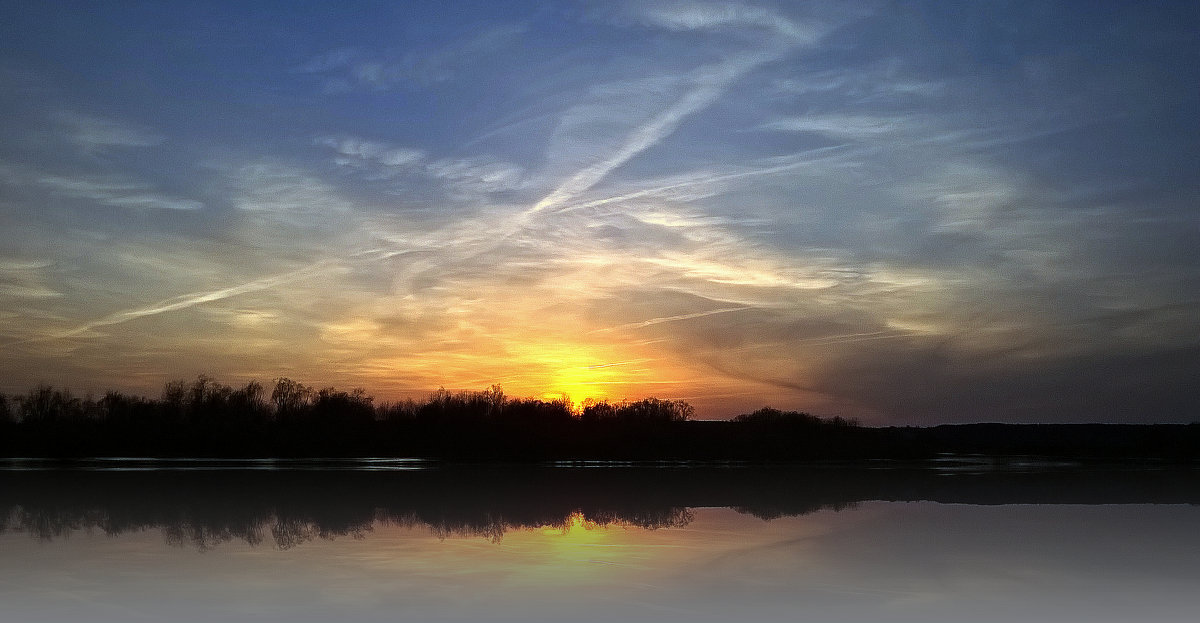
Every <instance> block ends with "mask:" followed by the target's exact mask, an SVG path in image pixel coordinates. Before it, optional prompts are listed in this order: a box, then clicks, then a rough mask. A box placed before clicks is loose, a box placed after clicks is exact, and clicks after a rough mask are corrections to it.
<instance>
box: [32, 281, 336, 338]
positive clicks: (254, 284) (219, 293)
mask: <svg viewBox="0 0 1200 623" xmlns="http://www.w3.org/2000/svg"><path fill="white" fill-rule="evenodd" d="M330 266H331V264H330V263H329V262H328V261H318V262H314V263H312V264H309V265H307V266H303V267H301V268H298V269H295V270H291V271H288V272H285V273H280V274H277V275H271V276H268V277H263V278H261V279H255V280H253V281H249V282H246V283H242V284H239V285H236V286H230V287H226V288H219V289H215V290H207V291H202V292H192V293H189V294H183V295H180V296H176V297H172V298H169V299H165V300H162V301H158V302H155V303H151V304H149V305H145V306H142V307H135V308H131V309H126V310H123V311H119V312H115V313H112V314H109V315H107V316H104V317H102V318H98V319H95V320H90V321H88V322H84V323H82V324H79V325H77V326H75V327H72V328H70V329H66V330H63V331H59V332H56V333H54V334H52V335H49V336H45V337H42V338H30V339H25V340H20V341H19V342H16V343H15V344H24V343H29V342H36V341H41V340H46V339H66V338H71V337H77V336H80V335H84V334H86V333H88V332H90V331H91V330H93V329H97V328H100V327H107V326H112V325H117V324H122V323H125V322H129V321H131V320H137V319H139V318H145V317H147V316H155V315H158V314H165V313H167V312H173V311H179V310H182V309H187V308H190V307H195V306H197V305H202V304H204V303H211V302H214V301H220V300H223V299H227V298H231V297H235V296H239V295H242V294H248V293H252V292H259V291H262V290H268V289H271V288H276V287H278V286H281V285H284V284H288V283H292V282H295V281H298V280H300V279H305V278H309V277H312V276H313V275H315V274H318V273H320V272H322V271H324V270H327V269H328V268H329V267H330ZM12 345H14V344H10V346H12Z"/></svg>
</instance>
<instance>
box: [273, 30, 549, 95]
mask: <svg viewBox="0 0 1200 623" xmlns="http://www.w3.org/2000/svg"><path fill="white" fill-rule="evenodd" d="M527 30H528V26H527V25H525V24H501V25H497V26H493V27H491V28H486V29H483V30H482V31H480V32H478V33H477V34H475V35H472V36H469V37H464V38H460V39H458V40H455V41H452V42H450V43H448V44H446V45H444V46H441V47H439V48H435V49H432V50H426V51H423V52H406V53H403V54H398V55H384V56H371V55H369V54H368V53H366V52H363V51H360V50H358V49H355V48H340V49H337V50H332V51H329V52H326V53H324V54H320V55H317V56H315V57H313V58H311V59H309V60H308V61H307V62H305V63H304V64H302V65H300V66H299V67H298V68H297V69H296V71H297V72H300V73H311V74H318V75H325V76H326V77H327V80H326V84H325V89H326V91H327V92H338V91H343V90H348V89H352V88H354V87H366V88H369V89H373V90H377V91H384V90H388V89H392V88H396V87H406V86H421V87H428V86H431V85H435V84H438V83H443V82H448V81H452V80H454V79H456V78H457V77H458V75H459V74H460V73H461V72H463V71H464V70H466V69H469V68H470V66H471V64H472V63H474V62H476V61H477V60H478V59H480V58H484V57H487V56H488V55H491V54H495V53H496V52H497V51H499V50H501V49H503V48H504V47H506V46H508V45H510V44H511V43H512V42H513V41H514V40H515V39H517V38H519V37H520V36H521V35H523V34H524V33H525V32H526V31H527Z"/></svg>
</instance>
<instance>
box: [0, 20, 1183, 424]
mask: <svg viewBox="0 0 1200 623" xmlns="http://www.w3.org/2000/svg"><path fill="white" fill-rule="evenodd" d="M1197 32H1200V4H1197V3H1195V2H1154V3H1131V2H1103V1H1088V2H1045V1H1035V2H949V1H935V2H903V3H887V2H870V3H861V4H857V3H852V2H829V3H823V2H813V3H801V2H774V3H772V2H762V3H751V2H745V3H742V2H649V1H647V2H632V3H628V4H622V3H619V2H600V3H573V2H499V1H497V2H479V3H472V2H457V1H453V2H446V1H441V2H345V3H336V4H335V3H326V2H313V3H304V2H279V3H270V2H254V3H242V2H230V3H221V2H148V3H137V2H78V3H76V2H54V3H41V2H24V1H12V0H0V391H3V392H8V393H21V392H24V391H26V390H28V389H29V388H31V387H33V386H34V385H36V384H38V383H51V384H53V385H55V386H60V387H68V388H70V389H71V390H72V391H74V392H75V393H76V394H80V395H82V394H84V393H87V392H97V393H102V392H103V391H104V390H106V389H119V390H122V391H129V392H134V393H142V394H147V395H151V396H156V395H158V393H159V391H160V390H161V388H162V385H163V383H164V382H166V381H169V380H173V379H188V378H194V377H195V376H196V375H198V374H207V375H210V376H213V377H215V378H217V379H218V380H220V381H222V382H225V383H228V384H233V385H239V384H242V383H245V382H246V381H249V380H251V379H258V380H260V381H263V382H267V383H269V382H271V381H272V380H273V379H275V378H278V377H290V378H293V379H296V380H299V381H301V382H304V383H306V384H310V385H314V386H318V387H324V386H337V387H339V388H343V389H348V388H351V387H364V388H366V389H367V390H368V392H369V393H371V394H373V395H374V396H375V397H376V400H377V401H384V400H396V399H401V398H405V397H413V398H418V399H419V398H421V397H424V396H427V395H428V394H429V393H430V392H432V391H434V390H436V389H438V388H439V387H444V388H446V389H450V390H480V389H484V388H487V387H489V386H491V385H493V384H500V385H501V386H502V387H503V388H504V390H505V392H506V393H508V394H509V395H515V396H533V397H545V398H551V397H555V396H559V395H561V394H566V395H569V396H570V398H571V399H573V400H575V401H577V402H580V401H583V400H584V399H588V398H591V399H597V400H599V399H609V400H622V399H638V398H642V397H647V396H657V397H660V398H669V399H681V400H686V401H688V402H690V403H691V404H693V405H694V406H695V407H696V409H697V414H698V416H699V417H702V418H721V417H728V416H731V415H735V414H738V413H744V412H747V411H751V410H753V409H756V408H758V407H761V406H764V405H768V404H769V405H771V406H774V407H778V408H783V409H798V410H805V411H809V412H811V413H814V414H817V415H822V416H833V415H840V416H843V417H855V418H859V419H860V420H861V421H863V422H864V423H868V424H935V423H952V422H969V421H1012V422H1077V421H1102V422H1110V421H1111V422H1146V421H1150V422H1189V421H1195V420H1200V415H1197V414H1198V413H1200V391H1197V389H1196V381H1197V379H1200V251H1198V250H1200V175H1197V172H1200V89H1198V88H1197V86H1196V85H1197V84H1200V35H1197V34H1196V33H1197Z"/></svg>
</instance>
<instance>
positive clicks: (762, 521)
mask: <svg viewBox="0 0 1200 623" xmlns="http://www.w3.org/2000/svg"><path fill="white" fill-rule="evenodd" d="M500 471H501V472H503V473H499V474H497V473H495V472H496V470H482V471H457V472H452V473H449V474H447V473H444V472H442V471H437V470H434V472H435V473H423V474H419V475H417V474H411V473H406V474H389V473H384V474H380V473H363V472H356V471H354V470H349V471H343V472H341V473H338V474H336V475H330V474H331V473H330V472H325V471H321V472H311V471H305V472H287V473H273V474H269V475H263V474H258V475H254V474H252V473H250V472H247V471H243V470H238V469H234V470H227V469H217V470H212V471H209V472H205V473H203V474H195V473H190V474H189V473H181V472H178V471H172V470H166V471H163V470H153V471H150V472H141V473H134V474H130V473H128V472H121V473H112V472H111V471H106V470H98V471H97V470H87V469H85V470H78V469H76V470H43V471H35V472H21V473H17V472H5V473H3V474H0V486H2V487H3V489H0V512H3V513H4V514H5V515H4V516H5V517H6V520H5V524H4V525H5V528H6V529H5V531H4V532H3V533H0V621H4V622H22V621H56V622H69V621H143V620H146V621H243V620H245V621H922V622H928V621H935V622H936V621H1195V620H1196V613H1197V612H1200V590H1198V588H1200V530H1197V528H1200V506H1197V505H1195V503H1194V500H1191V497H1192V496H1194V495H1196V494H1195V493H1193V491H1195V490H1196V489H1195V488H1193V487H1192V485H1194V484H1195V482H1196V479H1195V477H1194V476H1193V475H1191V474H1189V473H1185V474H1182V475H1180V474H1174V475H1172V476H1162V475H1153V474H1145V473H1138V474H1134V475H1132V476H1131V475H1130V474H1129V473H1126V472H1121V473H1116V474H1114V473H1102V474H1093V475H1079V474H1078V473H1077V474H1075V475H1074V476H1071V477H1070V478H1074V480H1072V481H1071V482H1073V483H1074V485H1075V486H1074V488H1073V489H1072V491H1066V490H1063V491H1061V492H1060V497H1063V498H1067V499H1070V498H1072V497H1075V498H1078V499H1076V500H1075V501H1074V502H1072V503H1066V504H1056V503H1044V502H1045V500H1044V498H1045V496H1046V495H1047V494H1048V492H1053V491H1054V490H1057V489H1061V488H1062V487H1063V482H1062V480H1061V478H1062V476H1061V474H1060V475H1059V476H1053V475H1051V476H1046V475H1038V474H991V475H987V474H984V475H979V474H975V475H974V476H971V475H963V474H946V473H931V472H928V471H924V472H920V473H911V474H901V475H896V474H885V475H880V474H878V473H867V472H862V473H847V472H837V471H818V472H812V471H803V472H800V471H793V472H787V471H786V470H783V471H782V472H780V471H778V470H776V471H772V470H742V471H738V470H724V471H722V470H666V471H667V473H666V474H665V475H663V470H637V469H624V470H590V471H584V470H561V469H559V470H512V471H509V472H504V470H500ZM597 471H598V472H599V474H600V475H596V473H597ZM648 472H653V473H648ZM314 474H319V476H317V475H314ZM1089 483H1090V484H1089ZM463 496H467V497H463ZM1105 496H1107V497H1108V499H1110V500H1112V501H1113V503H1104V502H1103V499H1104V497H1105ZM932 500H937V501H932ZM1154 500H1159V501H1165V502H1168V503H1155V502H1154ZM689 501H695V502H697V504H685V503H686V502H689ZM712 501H718V502H727V503H726V504H702V503H701V502H712ZM980 502H985V503H980Z"/></svg>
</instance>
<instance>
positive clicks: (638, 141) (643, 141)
mask: <svg viewBox="0 0 1200 623" xmlns="http://www.w3.org/2000/svg"><path fill="white" fill-rule="evenodd" d="M770 58H772V57H771V56H768V55H763V54H749V55H737V56H734V57H733V58H731V59H729V60H727V61H725V62H722V63H719V64H716V65H710V66H706V67H703V68H701V69H699V70H697V71H696V72H694V73H693V74H692V76H691V77H690V79H689V82H690V83H691V88H690V89H688V90H687V91H686V92H685V93H684V94H683V95H682V96H681V97H680V98H679V99H677V100H676V101H675V102H674V103H672V104H671V105H670V106H668V107H667V108H665V109H664V110H662V111H660V112H659V113H658V114H656V115H654V116H653V117H651V118H650V119H648V120H647V121H646V122H644V123H642V124H641V125H639V126H638V127H636V128H634V129H633V130H632V131H631V132H630V133H629V134H627V135H626V136H625V138H624V140H623V141H622V142H621V144H620V145H619V146H617V148H616V149H615V150H614V151H613V152H612V153H610V154H608V155H606V156H605V157H603V158H602V159H601V160H600V161H599V162H596V163H595V164H592V165H589V166H586V167H584V168H582V169H579V170H578V171H576V172H575V173H573V174H572V175H570V177H568V178H567V179H566V180H565V181H563V182H561V183H560V184H559V185H558V187H557V188H555V189H554V190H553V191H551V192H550V194H548V195H546V196H544V197H543V198H542V199H541V200H540V201H538V202H537V203H536V204H534V205H533V207H531V208H530V209H529V210H527V211H526V213H525V215H526V216H532V215H534V214H536V213H538V212H541V211H543V210H547V209H554V208H559V207H561V206H562V205H564V204H565V203H567V202H568V201H570V200H572V199H574V198H575V197H576V196H578V195H579V194H580V193H582V192H584V191H586V190H588V189H589V188H591V187H592V186H595V185H596V183H598V182H599V181H600V180H602V179H604V177H605V176H607V175H608V174H609V173H610V172H611V171H613V170H614V169H616V168H617V167H619V166H621V165H623V164H625V163H626V162H628V161H629V160H630V159H632V158H633V157H634V156H637V155H638V154H640V153H641V152H643V151H645V150H646V149H649V148H650V147H652V146H654V145H655V144H657V143H658V142H659V141H661V140H663V139H664V138H666V137H667V136H669V135H670V134H671V133H672V132H674V131H675V129H676V128H677V127H679V124H680V123H682V122H683V121H684V119H686V118H687V117H689V116H691V115H693V114H695V113H696V112H699V111H700V110H703V109H704V108H706V107H708V106H709V105H710V104H712V103H713V102H714V101H715V100H716V99H717V98H718V97H720V96H721V95H722V94H724V93H725V91H726V90H727V89H728V88H729V87H730V86H731V85H732V84H733V83H734V82H735V81H736V80H737V79H738V78H740V77H741V76H743V75H745V73H746V72H748V71H750V70H751V69H753V68H754V67H757V66H759V65H761V64H763V63H765V62H767V61H768V60H770Z"/></svg>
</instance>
